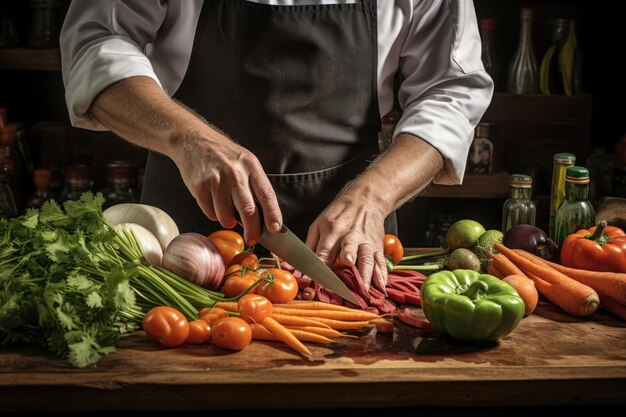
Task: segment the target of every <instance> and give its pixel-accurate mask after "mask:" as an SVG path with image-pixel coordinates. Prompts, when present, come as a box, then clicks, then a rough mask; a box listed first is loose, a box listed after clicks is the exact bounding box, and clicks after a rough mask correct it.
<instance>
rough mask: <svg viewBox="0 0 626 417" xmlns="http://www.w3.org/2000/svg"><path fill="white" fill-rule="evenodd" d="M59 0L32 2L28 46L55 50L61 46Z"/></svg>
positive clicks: (34, 0)
mask: <svg viewBox="0 0 626 417" xmlns="http://www.w3.org/2000/svg"><path fill="white" fill-rule="evenodd" d="M58 8H59V2H58V0H30V10H31V16H30V24H29V28H28V37H27V38H26V46H28V47H29V48H54V47H57V46H59V24H58V17H57V14H58Z"/></svg>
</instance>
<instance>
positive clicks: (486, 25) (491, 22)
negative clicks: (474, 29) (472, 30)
mask: <svg viewBox="0 0 626 417" xmlns="http://www.w3.org/2000/svg"><path fill="white" fill-rule="evenodd" d="M478 27H479V28H480V29H481V30H493V29H495V27H496V19H491V18H489V19H479V20H478Z"/></svg>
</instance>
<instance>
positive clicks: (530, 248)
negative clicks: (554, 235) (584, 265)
mask: <svg viewBox="0 0 626 417" xmlns="http://www.w3.org/2000/svg"><path fill="white" fill-rule="evenodd" d="M502 243H503V244H504V246H506V247H507V248H510V249H522V250H525V251H527V252H530V253H532V254H534V255H537V256H539V257H540V258H543V259H546V260H550V261H554V260H556V259H557V257H558V254H559V248H558V247H557V246H556V243H554V241H553V240H552V239H550V238H548V235H546V233H545V232H544V231H543V230H541V229H540V228H538V227H535V226H531V225H529V224H518V225H516V226H513V227H511V228H510V229H509V230H507V231H506V232H505V233H504V237H503V238H502Z"/></svg>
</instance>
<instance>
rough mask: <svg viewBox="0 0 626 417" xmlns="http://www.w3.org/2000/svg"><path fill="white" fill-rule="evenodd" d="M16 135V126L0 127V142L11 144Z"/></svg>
mask: <svg viewBox="0 0 626 417" xmlns="http://www.w3.org/2000/svg"><path fill="white" fill-rule="evenodd" d="M16 137H17V126H15V125H6V126H4V127H3V128H2V129H0V144H2V145H12V144H13V142H15V138H16Z"/></svg>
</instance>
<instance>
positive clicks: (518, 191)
mask: <svg viewBox="0 0 626 417" xmlns="http://www.w3.org/2000/svg"><path fill="white" fill-rule="evenodd" d="M532 187H533V179H532V177H530V176H528V175H524V174H513V175H511V183H510V185H509V191H510V197H509V198H508V199H507V200H506V201H505V202H504V206H502V233H505V232H506V231H507V230H509V229H510V228H511V227H513V226H515V225H518V224H530V225H532V226H534V225H535V218H536V214H537V209H536V208H535V203H534V201H533V200H532V199H531V193H532Z"/></svg>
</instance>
